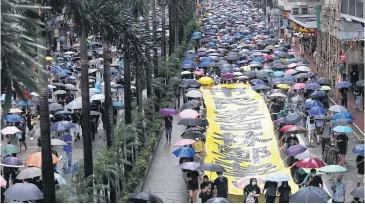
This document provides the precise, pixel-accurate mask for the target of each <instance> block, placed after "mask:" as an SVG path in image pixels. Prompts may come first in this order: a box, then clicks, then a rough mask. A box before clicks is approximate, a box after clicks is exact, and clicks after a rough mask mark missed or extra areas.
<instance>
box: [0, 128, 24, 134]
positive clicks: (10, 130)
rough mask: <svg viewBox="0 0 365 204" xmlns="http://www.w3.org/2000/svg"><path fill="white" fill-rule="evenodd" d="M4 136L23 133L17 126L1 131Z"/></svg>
mask: <svg viewBox="0 0 365 204" xmlns="http://www.w3.org/2000/svg"><path fill="white" fill-rule="evenodd" d="M0 132H1V133H2V134H3V135H13V134H15V133H18V132H21V130H19V129H18V128H17V127H15V126H9V127H6V128H4V129H2V130H1V131H0Z"/></svg>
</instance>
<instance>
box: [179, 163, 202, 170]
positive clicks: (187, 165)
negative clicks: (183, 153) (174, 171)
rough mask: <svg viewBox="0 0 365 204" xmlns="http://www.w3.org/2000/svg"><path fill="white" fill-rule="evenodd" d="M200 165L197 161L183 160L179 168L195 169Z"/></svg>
mask: <svg viewBox="0 0 365 204" xmlns="http://www.w3.org/2000/svg"><path fill="white" fill-rule="evenodd" d="M199 166H200V164H199V163H196V162H185V163H183V164H182V165H180V168H182V169H186V170H190V171H195V170H196V169H197V168H198V167H199Z"/></svg>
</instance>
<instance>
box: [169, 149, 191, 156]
mask: <svg viewBox="0 0 365 204" xmlns="http://www.w3.org/2000/svg"><path fill="white" fill-rule="evenodd" d="M172 153H173V154H174V155H175V156H176V157H193V156H194V155H195V154H196V152H195V151H194V150H193V149H192V148H190V147H180V148H179V149H177V150H175V151H173V152H172Z"/></svg>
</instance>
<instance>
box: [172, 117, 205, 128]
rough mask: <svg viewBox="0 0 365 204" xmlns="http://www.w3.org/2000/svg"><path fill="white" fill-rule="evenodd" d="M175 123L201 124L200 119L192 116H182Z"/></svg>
mask: <svg viewBox="0 0 365 204" xmlns="http://www.w3.org/2000/svg"><path fill="white" fill-rule="evenodd" d="M177 124H178V125H185V126H198V125H200V124H201V120H200V119H194V118H183V119H181V120H180V121H179V122H178V123H177Z"/></svg>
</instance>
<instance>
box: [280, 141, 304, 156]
mask: <svg viewBox="0 0 365 204" xmlns="http://www.w3.org/2000/svg"><path fill="white" fill-rule="evenodd" d="M306 150H307V148H306V147H304V146H302V145H300V144H298V145H293V146H290V147H289V148H288V149H287V150H286V151H285V154H287V155H288V156H290V157H292V156H296V155H298V154H301V153H303V152H305V151H306Z"/></svg>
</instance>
